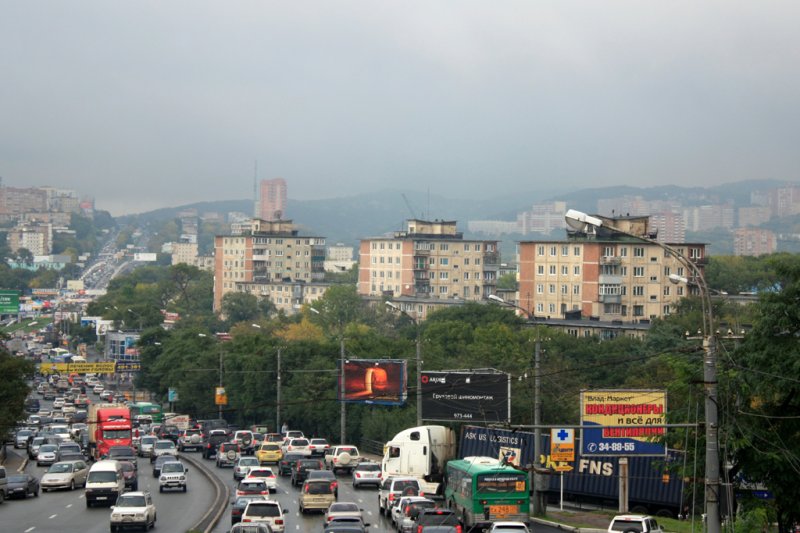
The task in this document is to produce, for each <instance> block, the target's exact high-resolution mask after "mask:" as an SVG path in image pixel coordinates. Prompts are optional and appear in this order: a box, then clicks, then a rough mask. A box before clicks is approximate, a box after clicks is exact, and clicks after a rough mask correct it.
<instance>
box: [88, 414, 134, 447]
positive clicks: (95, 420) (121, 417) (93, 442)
mask: <svg viewBox="0 0 800 533" xmlns="http://www.w3.org/2000/svg"><path fill="white" fill-rule="evenodd" d="M87 424H88V426H89V427H88V433H89V454H90V456H91V457H92V458H94V459H95V460H99V459H102V458H103V457H105V456H106V455H107V454H108V450H109V448H110V447H111V446H133V439H132V436H131V427H132V426H131V412H130V409H128V408H127V407H126V406H125V405H122V404H116V403H98V404H90V405H89V413H88V418H87Z"/></svg>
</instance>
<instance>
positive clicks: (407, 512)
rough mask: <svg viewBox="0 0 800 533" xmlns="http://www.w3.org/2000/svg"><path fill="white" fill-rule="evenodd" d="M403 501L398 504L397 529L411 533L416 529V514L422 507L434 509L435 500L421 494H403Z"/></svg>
mask: <svg viewBox="0 0 800 533" xmlns="http://www.w3.org/2000/svg"><path fill="white" fill-rule="evenodd" d="M402 499H403V500H405V503H402V504H398V505H399V506H401V507H400V514H399V515H398V516H397V531H398V532H399V533H412V532H415V531H416V530H417V516H419V513H420V512H421V511H423V510H424V509H435V508H436V502H434V501H433V500H429V499H428V498H424V497H422V496H404V497H403V498H402Z"/></svg>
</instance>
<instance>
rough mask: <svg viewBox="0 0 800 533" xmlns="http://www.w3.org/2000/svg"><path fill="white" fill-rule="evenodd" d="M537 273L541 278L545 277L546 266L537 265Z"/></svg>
mask: <svg viewBox="0 0 800 533" xmlns="http://www.w3.org/2000/svg"><path fill="white" fill-rule="evenodd" d="M536 273H537V274H539V275H540V276H544V265H537V266H536Z"/></svg>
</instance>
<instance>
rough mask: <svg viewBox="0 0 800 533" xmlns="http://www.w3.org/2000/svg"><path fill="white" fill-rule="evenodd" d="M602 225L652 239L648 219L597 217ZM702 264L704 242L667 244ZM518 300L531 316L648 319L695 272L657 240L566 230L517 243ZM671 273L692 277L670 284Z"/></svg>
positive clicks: (665, 310) (684, 289) (681, 292)
mask: <svg viewBox="0 0 800 533" xmlns="http://www.w3.org/2000/svg"><path fill="white" fill-rule="evenodd" d="M599 218H600V219H601V220H602V221H603V226H605V227H612V228H613V227H616V228H619V229H621V230H623V231H626V232H628V233H630V234H632V235H642V236H643V237H645V238H653V237H654V236H655V232H654V230H652V228H650V227H649V226H648V217H618V218H607V217H602V216H600V217H599ZM667 244H668V245H669V246H671V247H672V248H675V249H676V250H677V251H678V252H679V253H681V254H682V255H683V256H685V257H686V258H688V259H689V260H690V261H692V262H693V263H695V264H696V265H697V266H698V268H700V269H701V270H702V268H703V266H704V265H705V262H706V256H705V245H704V244H698V243H667ZM518 263H519V304H518V305H519V306H520V307H523V308H524V309H526V310H528V312H529V313H531V314H532V315H534V316H536V317H545V318H546V317H550V318H558V317H566V316H571V315H572V314H576V315H577V314H579V315H581V316H584V317H586V316H588V317H594V318H595V319H598V320H602V321H614V320H622V321H637V322H642V321H647V320H650V319H653V318H657V317H663V316H665V315H668V314H669V313H670V311H671V308H672V306H673V305H674V304H675V303H677V301H678V300H680V299H681V298H682V297H684V296H686V295H687V294H690V293H692V294H696V293H697V290H698V289H697V287H696V285H694V284H692V283H691V280H692V279H693V277H694V275H693V272H691V271H689V270H688V269H687V268H686V267H685V266H684V265H683V264H682V263H681V262H680V261H678V259H677V258H676V257H674V256H673V255H672V254H669V253H667V252H666V251H665V250H664V249H663V248H661V247H660V246H659V245H657V244H654V243H650V242H645V241H642V240H639V239H635V238H633V237H630V236H626V235H622V234H620V233H617V232H614V231H611V230H605V231H600V230H598V233H597V234H592V235H586V234H580V233H573V234H569V233H568V238H567V240H562V241H530V242H521V243H519V261H518ZM670 274H677V275H678V276H681V277H684V278H687V279H689V280H690V283H689V284H685V283H678V284H674V283H673V282H672V280H670V278H669V276H670Z"/></svg>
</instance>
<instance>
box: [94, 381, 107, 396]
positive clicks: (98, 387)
mask: <svg viewBox="0 0 800 533" xmlns="http://www.w3.org/2000/svg"><path fill="white" fill-rule="evenodd" d="M104 390H106V388H105V387H104V386H103V385H102V384H100V383H98V384H97V385H95V386H94V388H93V389H92V392H93V393H95V394H100V393H102V392H103V391H104Z"/></svg>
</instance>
